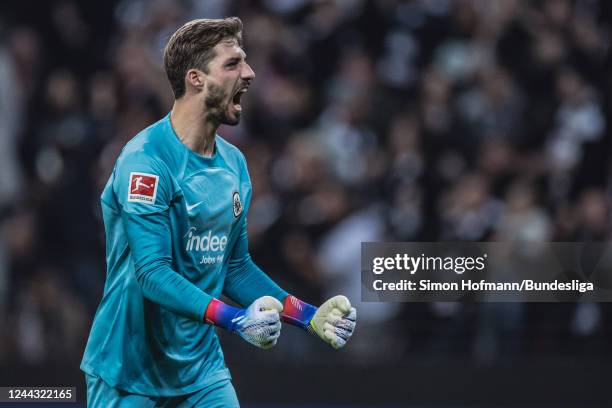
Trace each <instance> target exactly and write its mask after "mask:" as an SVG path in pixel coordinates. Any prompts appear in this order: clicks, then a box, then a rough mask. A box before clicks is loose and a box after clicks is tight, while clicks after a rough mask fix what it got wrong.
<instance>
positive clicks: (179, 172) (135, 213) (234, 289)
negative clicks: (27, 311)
mask: <svg viewBox="0 0 612 408" xmlns="http://www.w3.org/2000/svg"><path fill="white" fill-rule="evenodd" d="M250 200H251V183H250V180H249V175H248V171H247V167H246V162H245V158H244V156H243V155H242V153H240V151H239V150H238V149H237V148H236V147H234V146H232V145H231V144H230V143H228V142H227V141H225V140H223V139H222V138H221V137H219V136H216V143H215V152H214V154H213V156H212V157H210V158H207V157H203V156H201V155H198V154H196V153H195V152H193V151H191V150H190V149H189V148H187V147H186V146H185V145H184V144H183V143H181V141H180V140H179V139H178V137H177V135H176V134H175V132H174V130H173V128H172V124H171V122H170V115H169V114H168V115H167V116H166V117H165V118H163V119H162V120H160V121H159V122H157V123H155V124H153V125H152V126H150V127H148V128H147V129H145V130H143V131H142V132H141V133H139V134H138V135H137V136H136V137H134V138H133V139H132V140H131V141H130V142H129V143H128V144H127V145H126V146H125V147H124V149H123V151H122V152H121V154H120V155H119V158H118V159H117V162H116V163H115V167H114V169H113V173H112V175H111V176H110V178H109V180H108V183H107V185H106V187H105V189H104V191H103V193H102V196H101V204H102V214H103V218H104V227H105V230H106V258H107V259H106V260H107V276H106V284H105V287H104V295H103V297H102V301H101V303H100V306H99V307H98V310H97V312H96V315H95V318H94V321H93V325H92V328H91V332H90V335H89V340H88V342H87V347H86V349H85V354H84V356H83V361H82V363H81V369H82V370H83V371H84V372H85V373H87V374H91V375H97V376H99V377H101V378H102V379H103V380H104V381H105V382H106V383H107V384H109V385H110V386H113V387H116V388H119V389H122V390H125V391H128V392H132V393H138V394H144V395H151V396H173V395H182V394H187V393H190V392H194V391H197V390H199V389H202V388H204V387H206V386H208V385H210V384H212V383H214V382H216V381H219V380H222V379H225V378H229V377H230V376H229V372H228V370H227V368H226V366H225V362H224V359H223V353H222V351H221V347H220V345H219V340H218V338H217V335H216V333H215V330H214V327H213V326H212V325H210V324H207V323H205V322H204V315H205V312H206V308H207V306H208V304H209V302H210V301H211V299H212V298H213V297H214V298H218V297H219V296H220V295H221V294H224V295H226V296H228V297H229V298H231V299H233V300H234V301H236V302H237V303H239V304H240V305H242V306H243V307H245V306H248V305H249V304H250V303H252V302H253V301H254V300H255V299H257V298H259V297H261V296H264V295H270V296H274V297H276V298H277V299H279V300H280V301H281V302H282V301H283V299H284V298H285V296H287V293H286V292H285V291H283V290H282V289H281V288H279V287H278V286H277V285H276V284H275V283H274V282H273V281H272V280H270V279H269V278H268V277H267V275H265V274H264V273H263V272H262V271H261V270H260V269H259V268H258V267H257V266H256V265H255V264H254V263H253V261H252V260H251V258H250V256H249V253H248V241H247V233H246V215H247V212H248V209H249V204H250Z"/></svg>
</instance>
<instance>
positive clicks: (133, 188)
mask: <svg viewBox="0 0 612 408" xmlns="http://www.w3.org/2000/svg"><path fill="white" fill-rule="evenodd" d="M158 180H159V176H156V175H155V174H147V173H134V172H132V173H130V189H129V191H128V201H130V202H137V203H144V204H155V197H156V196H157V181H158Z"/></svg>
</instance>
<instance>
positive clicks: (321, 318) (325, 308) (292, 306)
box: [281, 295, 357, 349]
mask: <svg viewBox="0 0 612 408" xmlns="http://www.w3.org/2000/svg"><path fill="white" fill-rule="evenodd" d="M281 319H282V320H283V321H284V322H286V323H289V324H292V325H295V326H298V327H301V328H302V329H304V330H307V331H308V332H309V333H312V334H314V335H316V336H318V337H320V338H321V339H323V341H325V342H326V343H328V344H330V345H331V346H332V347H333V348H335V349H339V348H342V347H344V346H345V345H346V342H347V341H348V340H349V339H350V338H351V336H352V335H353V331H354V330H355V325H356V323H357V310H356V309H355V308H354V307H352V306H351V302H350V301H349V300H348V299H347V298H346V296H342V295H338V296H334V297H333V298H331V299H329V300H327V301H326V302H325V303H323V304H322V305H321V306H320V307H318V308H317V307H314V306H313V305H310V304H308V303H306V302H303V301H301V300H299V299H298V298H296V297H295V296H291V295H289V296H287V297H286V298H285V302H284V306H283V313H282V314H281Z"/></svg>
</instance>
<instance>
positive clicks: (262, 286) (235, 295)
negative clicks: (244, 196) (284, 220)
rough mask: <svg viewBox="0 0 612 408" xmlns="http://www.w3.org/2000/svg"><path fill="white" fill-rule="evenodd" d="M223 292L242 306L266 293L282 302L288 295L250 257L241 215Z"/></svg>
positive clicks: (244, 224)
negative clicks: (237, 235) (238, 233)
mask: <svg viewBox="0 0 612 408" xmlns="http://www.w3.org/2000/svg"><path fill="white" fill-rule="evenodd" d="M223 293H224V294H225V295H226V296H228V297H229V298H231V299H232V300H234V301H236V302H238V303H239V304H241V305H242V306H248V305H250V304H251V303H253V301H254V300H255V299H258V298H260V297H262V296H266V295H268V296H272V297H275V298H276V299H278V300H279V301H280V302H281V303H282V302H283V300H284V299H285V298H286V297H287V295H288V293H287V292H285V291H284V290H283V289H281V288H280V287H279V286H278V285H277V284H276V283H275V282H274V281H273V280H272V279H270V277H269V276H268V275H266V274H265V273H264V272H263V271H262V270H261V269H260V268H259V267H258V266H257V265H256V264H255V262H253V260H252V259H251V255H250V254H249V242H248V237H247V227H246V217H243V220H242V226H241V231H240V236H239V237H238V240H237V242H236V244H235V246H234V248H233V251H232V255H231V258H230V260H229V268H228V272H227V276H226V278H225V284H224V286H223Z"/></svg>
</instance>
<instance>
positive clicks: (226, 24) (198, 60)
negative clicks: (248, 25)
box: [164, 17, 242, 99]
mask: <svg viewBox="0 0 612 408" xmlns="http://www.w3.org/2000/svg"><path fill="white" fill-rule="evenodd" d="M226 39H236V41H238V45H240V46H241V47H242V21H241V20H240V19H239V18H238V17H229V18H224V19H215V20H212V19H199V20H192V21H190V22H188V23H187V24H185V25H184V26H182V27H181V28H179V29H178V30H176V32H175V33H174V34H172V37H170V40H168V44H167V45H166V49H165V50H164V69H165V70H166V75H167V76H168V80H169V81H170V86H171V87H172V92H174V97H175V98H176V99H179V98H180V97H182V96H183V95H184V94H185V75H186V74H187V71H189V70H190V69H192V68H196V69H200V70H202V71H204V72H206V73H208V63H209V62H210V60H211V59H213V58H214V57H215V52H214V50H213V47H214V46H215V45H217V44H218V43H220V42H221V41H223V40H226Z"/></svg>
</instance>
